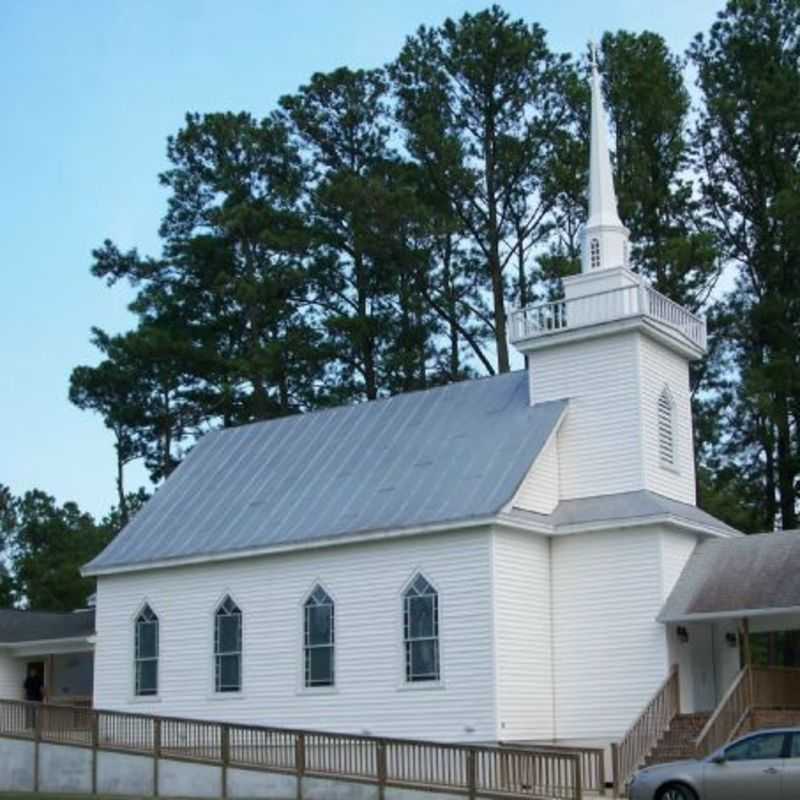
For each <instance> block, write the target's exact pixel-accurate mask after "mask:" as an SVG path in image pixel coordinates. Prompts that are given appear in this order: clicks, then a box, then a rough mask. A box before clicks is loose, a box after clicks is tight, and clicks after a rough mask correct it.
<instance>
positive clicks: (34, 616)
mask: <svg viewBox="0 0 800 800" xmlns="http://www.w3.org/2000/svg"><path fill="white" fill-rule="evenodd" d="M93 633H94V610H86V611H84V610H81V611H75V612H73V613H57V612H49V611H18V610H17V609H12V608H3V609H0V645H4V644H14V643H18V642H43V641H50V640H53V639H74V638H83V637H86V636H91V635H92V634H93Z"/></svg>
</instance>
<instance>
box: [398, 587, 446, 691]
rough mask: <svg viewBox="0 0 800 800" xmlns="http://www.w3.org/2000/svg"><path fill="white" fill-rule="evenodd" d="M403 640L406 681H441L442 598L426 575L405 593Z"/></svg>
mask: <svg viewBox="0 0 800 800" xmlns="http://www.w3.org/2000/svg"><path fill="white" fill-rule="evenodd" d="M403 639H404V641H405V651H406V681H408V682H409V683H416V682H417V681H438V680H439V597H438V595H437V594H436V590H435V589H434V588H433V586H431V585H430V583H428V581H427V580H426V579H425V578H424V577H423V576H422V575H417V576H416V577H415V578H414V580H412V581H411V584H410V585H409V587H408V588H407V589H406V590H405V592H404V593H403Z"/></svg>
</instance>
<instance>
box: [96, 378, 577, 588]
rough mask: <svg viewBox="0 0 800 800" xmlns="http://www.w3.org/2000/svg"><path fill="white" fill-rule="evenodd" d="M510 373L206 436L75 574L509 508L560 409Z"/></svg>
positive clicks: (455, 518)
mask: <svg viewBox="0 0 800 800" xmlns="http://www.w3.org/2000/svg"><path fill="white" fill-rule="evenodd" d="M527 382H528V375H527V372H525V371H520V372H513V373H509V374H506V375H500V376H496V377H492V378H483V379H480V380H473V381H464V382H462V383H456V384H450V385H448V386H442V387H438V388H435V389H429V390H427V391H419V392H411V393H408V394H402V395H397V396H396V397H391V398H387V399H384V400H376V401H372V402H369V403H361V404H358V405H353V406H349V407H342V408H335V409H330V410H325V411H317V412H314V413H310V414H304V415H300V416H295V417H288V418H284V419H278V420H273V421H269V422H262V423H257V424H252V425H246V426H242V427H240V428H233V429H228V430H223V431H217V432H214V433H210V434H208V435H207V436H205V437H203V439H202V440H201V441H200V442H199V444H198V445H197V446H196V447H195V448H194V449H193V450H192V451H191V453H189V455H188V456H187V457H186V459H185V460H184V461H183V463H182V464H181V465H180V466H179V467H178V468H177V469H176V470H175V472H174V473H173V474H172V475H171V476H170V477H169V479H168V480H167V481H165V483H164V485H163V486H162V487H161V488H160V489H159V490H158V491H157V492H156V494H155V496H154V497H153V498H152V499H151V500H150V501H149V502H148V503H147V504H146V505H145V507H144V508H143V509H142V510H141V511H139V513H138V514H137V515H136V517H135V518H134V519H133V520H132V521H131V523H130V524H129V525H128V526H127V527H126V528H125V529H124V530H123V531H122V532H121V533H120V534H119V536H117V538H116V539H115V540H114V541H113V542H112V543H111V544H110V545H109V546H108V547H107V548H106V549H105V550H104V551H103V552H102V553H101V554H100V555H99V556H98V557H97V558H96V559H95V560H94V561H92V562H91V563H90V564H89V565H87V567H86V568H85V572H86V573H87V574H93V573H97V572H102V571H104V570H107V569H115V568H124V567H129V566H137V565H147V564H150V563H154V562H159V563H160V562H165V561H170V560H178V559H183V558H186V557H196V556H212V555H214V556H216V555H219V554H228V553H236V552H242V551H252V550H259V551H260V550H265V549H269V548H271V547H276V546H281V545H296V544H303V543H310V542H317V541H324V540H331V539H335V538H336V537H343V536H349V535H357V534H365V533H368V532H380V531H395V530H402V529H406V528H414V527H419V526H428V525H434V524H438V523H441V524H444V523H456V522H459V521H468V520H474V519H476V518H482V517H488V516H491V515H494V514H497V513H498V512H499V511H500V510H501V509H502V508H503V507H504V506H505V505H506V504H507V503H508V502H509V501H510V500H511V499H512V498H513V496H514V493H515V491H516V489H517V488H518V486H519V485H520V483H521V482H522V480H523V478H524V477H525V475H526V473H527V471H528V469H529V468H530V466H531V465H532V464H533V462H534V461H535V460H536V457H537V455H538V454H539V452H540V450H541V449H542V447H543V446H544V444H545V442H546V441H547V439H548V437H549V436H550V433H551V432H552V431H553V430H554V428H555V426H556V424H557V423H558V420H559V419H560V417H561V415H562V413H563V412H564V409H565V408H566V405H567V403H566V401H555V402H550V403H543V404H539V405H535V406H530V405H529V402H528V386H527Z"/></svg>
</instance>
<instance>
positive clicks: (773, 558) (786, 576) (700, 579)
mask: <svg viewBox="0 0 800 800" xmlns="http://www.w3.org/2000/svg"><path fill="white" fill-rule="evenodd" d="M798 563H800V535H799V533H798V531H788V532H783V533H759V534H755V535H751V536H739V537H736V538H732V539H709V540H707V541H704V542H703V543H701V544H699V545H698V546H697V547H696V548H695V550H694V552H693V553H692V555H691V557H690V558H689V561H688V562H687V564H686V566H685V567H684V569H683V572H682V573H681V575H680V577H679V578H678V581H677V583H676V584H675V587H674V588H673V590H672V592H671V593H670V595H669V597H668V598H667V602H666V603H665V604H664V607H663V608H662V610H661V613H660V614H659V616H658V619H659V620H660V621H661V622H691V621H692V620H702V619H709V618H714V617H735V616H750V614H749V613H747V612H753V611H759V612H769V611H771V610H772V611H782V610H786V609H800V571H798V569H797V565H798Z"/></svg>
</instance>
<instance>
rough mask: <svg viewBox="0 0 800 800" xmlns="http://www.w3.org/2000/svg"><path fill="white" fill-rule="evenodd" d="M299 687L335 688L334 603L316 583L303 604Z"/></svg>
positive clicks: (318, 583) (327, 593)
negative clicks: (301, 680) (300, 683)
mask: <svg viewBox="0 0 800 800" xmlns="http://www.w3.org/2000/svg"><path fill="white" fill-rule="evenodd" d="M303 685H304V686H305V688H306V689H324V688H330V687H333V686H335V685H336V603H335V601H334V599H333V597H331V595H330V593H329V592H328V591H327V589H326V588H325V587H324V586H323V585H322V584H321V583H320V582H316V583H315V584H314V587H313V588H312V589H311V591H310V592H309V593H308V594H307V595H306V597H305V600H304V601H303Z"/></svg>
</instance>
